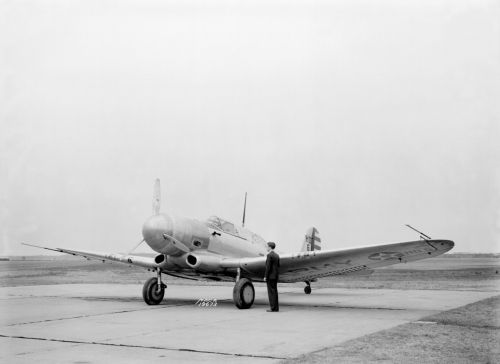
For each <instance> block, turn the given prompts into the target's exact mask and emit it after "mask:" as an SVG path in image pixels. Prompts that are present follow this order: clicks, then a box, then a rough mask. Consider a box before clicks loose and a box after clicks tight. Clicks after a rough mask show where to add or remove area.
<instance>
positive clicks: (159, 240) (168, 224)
mask: <svg viewBox="0 0 500 364" xmlns="http://www.w3.org/2000/svg"><path fill="white" fill-rule="evenodd" d="M172 230H173V229H172V219H170V218H169V217H168V216H166V215H164V214H161V215H154V216H151V217H150V218H149V219H147V220H146V222H144V225H143V226H142V237H143V238H144V240H145V241H146V243H147V244H148V245H149V246H150V247H151V249H153V250H154V251H156V252H158V253H163V250H165V249H166V246H167V241H166V240H165V238H164V237H163V234H167V235H172Z"/></svg>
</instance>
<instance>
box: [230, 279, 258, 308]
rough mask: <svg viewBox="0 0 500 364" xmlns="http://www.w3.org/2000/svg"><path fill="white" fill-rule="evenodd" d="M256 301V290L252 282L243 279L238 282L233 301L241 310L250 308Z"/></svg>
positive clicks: (234, 289)
mask: <svg viewBox="0 0 500 364" xmlns="http://www.w3.org/2000/svg"><path fill="white" fill-rule="evenodd" d="M254 299H255V289H254V288H253V284H252V281H251V280H250V279H248V278H241V279H238V280H237V281H236V284H235V285H234V288H233V301H234V304H235V305H236V307H238V308H239V309H245V308H250V307H252V305H253V301H254Z"/></svg>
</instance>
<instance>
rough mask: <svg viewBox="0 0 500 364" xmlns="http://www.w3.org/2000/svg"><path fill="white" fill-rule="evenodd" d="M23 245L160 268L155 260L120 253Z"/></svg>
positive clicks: (87, 257)
mask: <svg viewBox="0 0 500 364" xmlns="http://www.w3.org/2000/svg"><path fill="white" fill-rule="evenodd" d="M22 244H23V245H27V246H32V247H35V248H40V249H45V250H51V251H55V252H59V253H65V254H71V255H75V256H80V257H83V258H86V259H95V260H101V261H103V262H104V261H108V260H109V261H113V262H119V263H124V264H128V265H135V266H138V267H142V268H146V269H156V268H158V264H156V263H155V261H154V258H148V257H141V256H137V255H130V254H119V253H103V252H95V251H86V250H70V249H62V248H47V247H45V246H39V245H33V244H26V243H22Z"/></svg>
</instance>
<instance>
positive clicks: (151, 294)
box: [142, 277, 165, 305]
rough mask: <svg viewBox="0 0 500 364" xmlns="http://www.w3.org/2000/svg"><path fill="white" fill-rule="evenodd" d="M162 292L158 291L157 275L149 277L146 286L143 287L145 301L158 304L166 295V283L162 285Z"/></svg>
mask: <svg viewBox="0 0 500 364" xmlns="http://www.w3.org/2000/svg"><path fill="white" fill-rule="evenodd" d="M161 286H162V287H161V290H160V292H157V288H158V279H157V278H155V277H152V278H149V279H148V280H147V281H146V283H144V286H143V287H142V298H144V302H146V303H147V304H148V305H157V304H159V303H160V302H161V301H162V300H163V296H165V285H164V284H162V285H161Z"/></svg>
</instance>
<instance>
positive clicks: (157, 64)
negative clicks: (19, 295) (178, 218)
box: [0, 0, 500, 255]
mask: <svg viewBox="0 0 500 364" xmlns="http://www.w3.org/2000/svg"><path fill="white" fill-rule="evenodd" d="M0 13H1V14H2V18H3V19H2V20H0V42H1V43H0V44H1V48H0V49H1V58H0V75H1V82H2V87H1V90H0V112H1V114H0V118H1V119H0V212H1V214H0V219H1V220H0V229H1V240H2V246H1V251H0V255H7V254H40V253H41V251H38V250H36V249H33V248H27V247H24V246H21V245H20V244H19V243H20V242H32V243H39V244H45V245H48V246H53V247H56V246H57V247H66V248H73V249H78V248H80V249H88V250H102V251H128V250H129V249H131V248H132V247H133V246H134V245H135V244H136V243H137V242H138V241H139V240H140V239H141V238H142V236H141V227H142V223H143V222H144V220H145V219H146V218H147V217H148V216H149V215H150V214H151V200H152V193H153V182H154V179H155V178H156V177H159V178H160V179H161V181H162V198H163V200H162V211H165V212H173V213H176V214H179V215H182V216H190V217H194V218H198V219H205V218H207V217H208V216H209V215H212V214H215V215H219V216H221V217H223V218H225V219H228V220H232V221H235V222H240V221H241V215H242V207H243V198H244V193H245V192H248V205H247V227H248V228H249V229H251V230H253V231H255V232H256V233H258V234H260V235H262V236H263V237H264V239H266V240H274V241H276V242H277V244H278V248H279V249H280V250H283V251H296V250H298V249H300V247H301V244H302V241H303V236H304V233H305V231H306V229H307V228H308V227H310V226H316V227H317V228H318V230H319V231H320V235H321V237H322V240H323V249H337V248H342V247H356V246H359V245H367V244H377V243H385V242H396V241H408V240H414V239H417V238H418V235H417V234H415V233H414V232H412V231H411V230H409V229H407V228H405V227H404V226H403V225H404V224H406V223H409V224H413V225H414V226H416V227H418V228H420V229H422V230H423V231H424V232H426V233H427V234H428V235H430V236H432V237H433V238H446V239H452V240H454V241H455V242H456V248H455V251H457V252H500V147H499V145H500V142H499V139H500V102H499V100H500V22H499V21H498V19H500V3H499V2H498V1H494V0H491V1H488V0H474V1H457V0H442V1H437V0H418V1H416V0H415V1H411V0H410V1H403V2H402V1H399V0H391V1H389V0H382V1H362V0H354V1H353V0H345V1H309V0H308V1H306V0H304V1H288V0H287V1H269V0H266V1H250V0H249V1H234V0H231V1H218V0H216V1H201V0H200V1H186V0H182V1H180V0H179V1H168V0H167V1H165V0H161V1H159V0H158V1H151V0H140V1H139V0H129V1H123V0H115V1H109V0H98V1H97V0H96V1H89V0H85V1H68V0H54V1H30V0H27V1H6V0H0ZM142 250H143V251H145V248H144V247H143V249H142Z"/></svg>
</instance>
